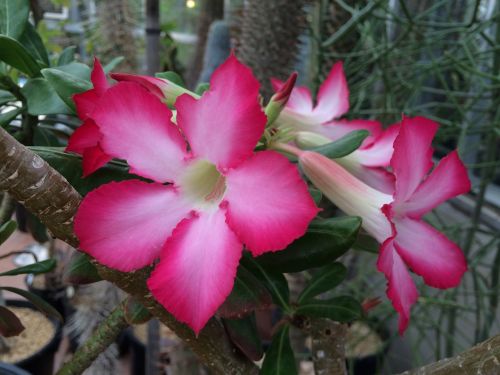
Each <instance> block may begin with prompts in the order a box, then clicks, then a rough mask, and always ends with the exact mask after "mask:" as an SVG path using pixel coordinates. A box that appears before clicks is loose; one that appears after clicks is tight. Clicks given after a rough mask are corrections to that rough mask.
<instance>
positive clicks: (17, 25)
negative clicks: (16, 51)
mask: <svg viewBox="0 0 500 375" xmlns="http://www.w3.org/2000/svg"><path fill="white" fill-rule="evenodd" d="M29 11H30V6H29V2H28V0H0V34H3V35H7V36H9V37H11V38H14V39H18V38H19V37H20V36H21V34H22V33H23V30H24V28H25V26H26V24H27V23H28V15H29Z"/></svg>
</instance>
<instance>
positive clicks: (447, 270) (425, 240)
mask: <svg viewBox="0 0 500 375" xmlns="http://www.w3.org/2000/svg"><path fill="white" fill-rule="evenodd" d="M394 224H395V225H396V231H397V236H396V238H395V243H396V249H397V252H398V253H399V255H401V257H402V258H403V260H404V261H405V263H407V264H408V266H410V267H411V269H412V270H413V271H414V272H415V273H416V274H417V275H420V276H422V277H423V279H424V281H425V283H426V284H427V285H430V286H432V287H434V288H440V289H446V288H453V287H455V286H457V285H458V284H459V283H460V280H461V278H462V275H463V274H464V272H465V271H467V261H466V260H465V257H464V255H463V253H462V251H461V250H460V248H459V247H458V246H457V245H456V244H455V243H453V242H451V241H450V240H449V239H448V238H446V236H445V235H444V234H442V233H441V232H439V231H437V230H436V229H435V228H433V227H431V226H430V225H428V224H426V223H424V222H423V221H417V220H412V219H408V218H403V219H395V220H394Z"/></svg>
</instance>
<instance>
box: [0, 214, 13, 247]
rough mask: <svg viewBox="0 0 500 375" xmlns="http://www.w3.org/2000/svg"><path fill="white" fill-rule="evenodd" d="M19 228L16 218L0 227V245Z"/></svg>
mask: <svg viewBox="0 0 500 375" xmlns="http://www.w3.org/2000/svg"><path fill="white" fill-rule="evenodd" d="M16 229H17V223H16V222H15V221H14V220H9V221H7V222H6V223H5V224H4V225H2V226H1V227H0V245H1V244H3V243H4V242H5V241H7V238H9V237H10V235H11V234H12V233H14V232H15V231H16Z"/></svg>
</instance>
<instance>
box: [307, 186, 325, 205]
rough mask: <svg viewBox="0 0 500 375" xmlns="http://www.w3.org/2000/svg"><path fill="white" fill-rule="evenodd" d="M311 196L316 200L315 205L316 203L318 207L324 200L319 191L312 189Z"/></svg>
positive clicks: (310, 190)
mask: <svg viewBox="0 0 500 375" xmlns="http://www.w3.org/2000/svg"><path fill="white" fill-rule="evenodd" d="M309 194H311V197H312V199H313V200H314V203H316V206H317V205H319V204H320V202H321V199H322V198H323V193H322V192H321V191H320V190H318V189H315V188H312V187H310V188H309Z"/></svg>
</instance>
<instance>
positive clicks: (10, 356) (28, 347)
mask: <svg viewBox="0 0 500 375" xmlns="http://www.w3.org/2000/svg"><path fill="white" fill-rule="evenodd" d="M9 309H10V310H11V311H12V312H13V313H14V314H16V315H17V317H18V318H19V319H20V320H21V322H22V323H23V325H24V327H25V328H26V329H25V330H24V331H23V332H21V334H20V335H19V336H14V337H7V338H4V340H5V341H6V342H7V343H8V345H9V346H10V348H11V349H10V351H9V352H8V353H0V362H7V363H16V362H19V361H21V360H23V359H25V358H28V357H29V356H31V355H32V354H34V353H36V352H37V351H39V350H40V349H42V348H43V347H44V346H45V345H46V344H48V343H49V341H50V340H52V338H53V337H54V335H55V329H54V325H53V324H52V323H51V321H50V320H48V319H47V318H46V317H45V316H44V315H43V314H42V313H40V312H38V311H35V310H32V309H29V308H23V307H9Z"/></svg>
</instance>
